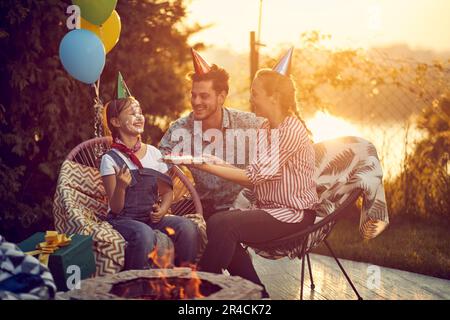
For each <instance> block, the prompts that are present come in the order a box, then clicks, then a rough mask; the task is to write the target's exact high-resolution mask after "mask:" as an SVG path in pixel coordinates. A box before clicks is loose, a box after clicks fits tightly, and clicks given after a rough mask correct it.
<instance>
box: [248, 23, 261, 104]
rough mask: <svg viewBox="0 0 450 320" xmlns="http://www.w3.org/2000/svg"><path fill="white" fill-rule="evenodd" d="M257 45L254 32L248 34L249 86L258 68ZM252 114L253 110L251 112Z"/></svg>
mask: <svg viewBox="0 0 450 320" xmlns="http://www.w3.org/2000/svg"><path fill="white" fill-rule="evenodd" d="M257 46H258V44H257V43H256V37H255V31H251V32H250V86H251V85H252V81H253V78H254V77H255V74H256V71H258V68H259V55H258V47H257ZM252 112H254V110H252Z"/></svg>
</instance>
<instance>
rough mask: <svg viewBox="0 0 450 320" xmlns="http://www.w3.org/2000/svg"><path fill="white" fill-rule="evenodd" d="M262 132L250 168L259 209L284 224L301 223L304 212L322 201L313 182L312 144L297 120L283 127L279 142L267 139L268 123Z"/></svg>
mask: <svg viewBox="0 0 450 320" xmlns="http://www.w3.org/2000/svg"><path fill="white" fill-rule="evenodd" d="M262 129H264V130H260V132H259V134H258V140H257V147H258V148H257V151H258V152H257V153H255V157H254V158H253V161H252V162H251V164H250V165H249V166H248V167H247V168H246V174H247V176H248V178H249V179H250V181H251V182H252V184H253V192H254V195H255V197H256V205H255V206H256V208H258V209H262V210H264V211H266V212H268V213H269V214H270V215H272V216H273V217H274V218H276V219H278V220H280V221H282V222H287V223H298V222H301V221H302V220H303V217H304V213H303V210H304V209H311V208H313V207H314V205H315V204H316V203H318V200H319V198H318V195H317V191H316V182H315V181H314V179H313V174H314V170H315V154H314V148H313V145H312V142H311V140H310V139H309V137H308V134H307V132H306V128H305V127H304V125H303V123H302V122H301V121H300V120H299V119H297V118H295V117H287V118H286V119H285V120H284V121H283V122H282V123H281V124H280V126H279V127H278V139H277V140H278V141H276V140H274V139H272V141H271V139H270V138H269V139H267V138H266V137H268V136H270V134H269V131H270V130H269V129H270V125H269V122H268V121H266V122H265V123H264V124H263V126H262ZM262 133H266V134H262ZM267 141H268V142H267ZM265 146H266V147H265ZM264 147H265V148H264ZM276 148H278V150H276ZM260 150H266V152H260ZM268 150H269V152H267V151H268ZM271 150H276V151H277V152H270V151H271Z"/></svg>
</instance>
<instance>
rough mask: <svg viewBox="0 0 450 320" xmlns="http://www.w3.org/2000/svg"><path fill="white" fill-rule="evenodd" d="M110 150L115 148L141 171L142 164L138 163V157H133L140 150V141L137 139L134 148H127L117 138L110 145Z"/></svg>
mask: <svg viewBox="0 0 450 320" xmlns="http://www.w3.org/2000/svg"><path fill="white" fill-rule="evenodd" d="M111 148H115V149H117V150H119V151H120V152H122V153H124V154H126V155H127V156H128V158H129V159H130V160H131V162H133V163H134V164H135V165H136V166H137V167H138V168H139V169H142V168H143V166H142V163H141V161H139V159H138V157H137V156H136V155H135V153H136V152H138V151H139V150H140V149H141V139H138V141H137V142H136V144H135V145H134V147H133V148H132V149H131V148H128V147H127V146H126V145H125V144H124V143H123V142H122V141H121V140H120V139H119V138H115V139H114V142H113V143H112V144H111Z"/></svg>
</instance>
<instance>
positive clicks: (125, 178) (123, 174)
mask: <svg viewBox="0 0 450 320" xmlns="http://www.w3.org/2000/svg"><path fill="white" fill-rule="evenodd" d="M114 171H115V172H116V186H117V187H119V188H122V189H126V188H127V187H128V186H129V185H130V183H131V173H130V170H129V169H128V168H127V166H126V165H123V167H122V168H120V169H118V168H117V167H116V166H114Z"/></svg>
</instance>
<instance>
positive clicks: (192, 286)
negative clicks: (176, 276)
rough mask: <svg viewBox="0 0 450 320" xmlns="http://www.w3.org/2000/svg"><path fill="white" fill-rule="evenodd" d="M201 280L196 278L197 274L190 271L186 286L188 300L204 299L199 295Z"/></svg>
mask: <svg viewBox="0 0 450 320" xmlns="http://www.w3.org/2000/svg"><path fill="white" fill-rule="evenodd" d="M201 283H202V280H201V279H200V278H199V277H198V275H197V272H196V271H195V270H192V273H191V279H190V280H189V282H188V284H187V286H186V296H187V298H188V299H193V298H204V297H205V296H204V295H202V294H201V293H200V284H201Z"/></svg>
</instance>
